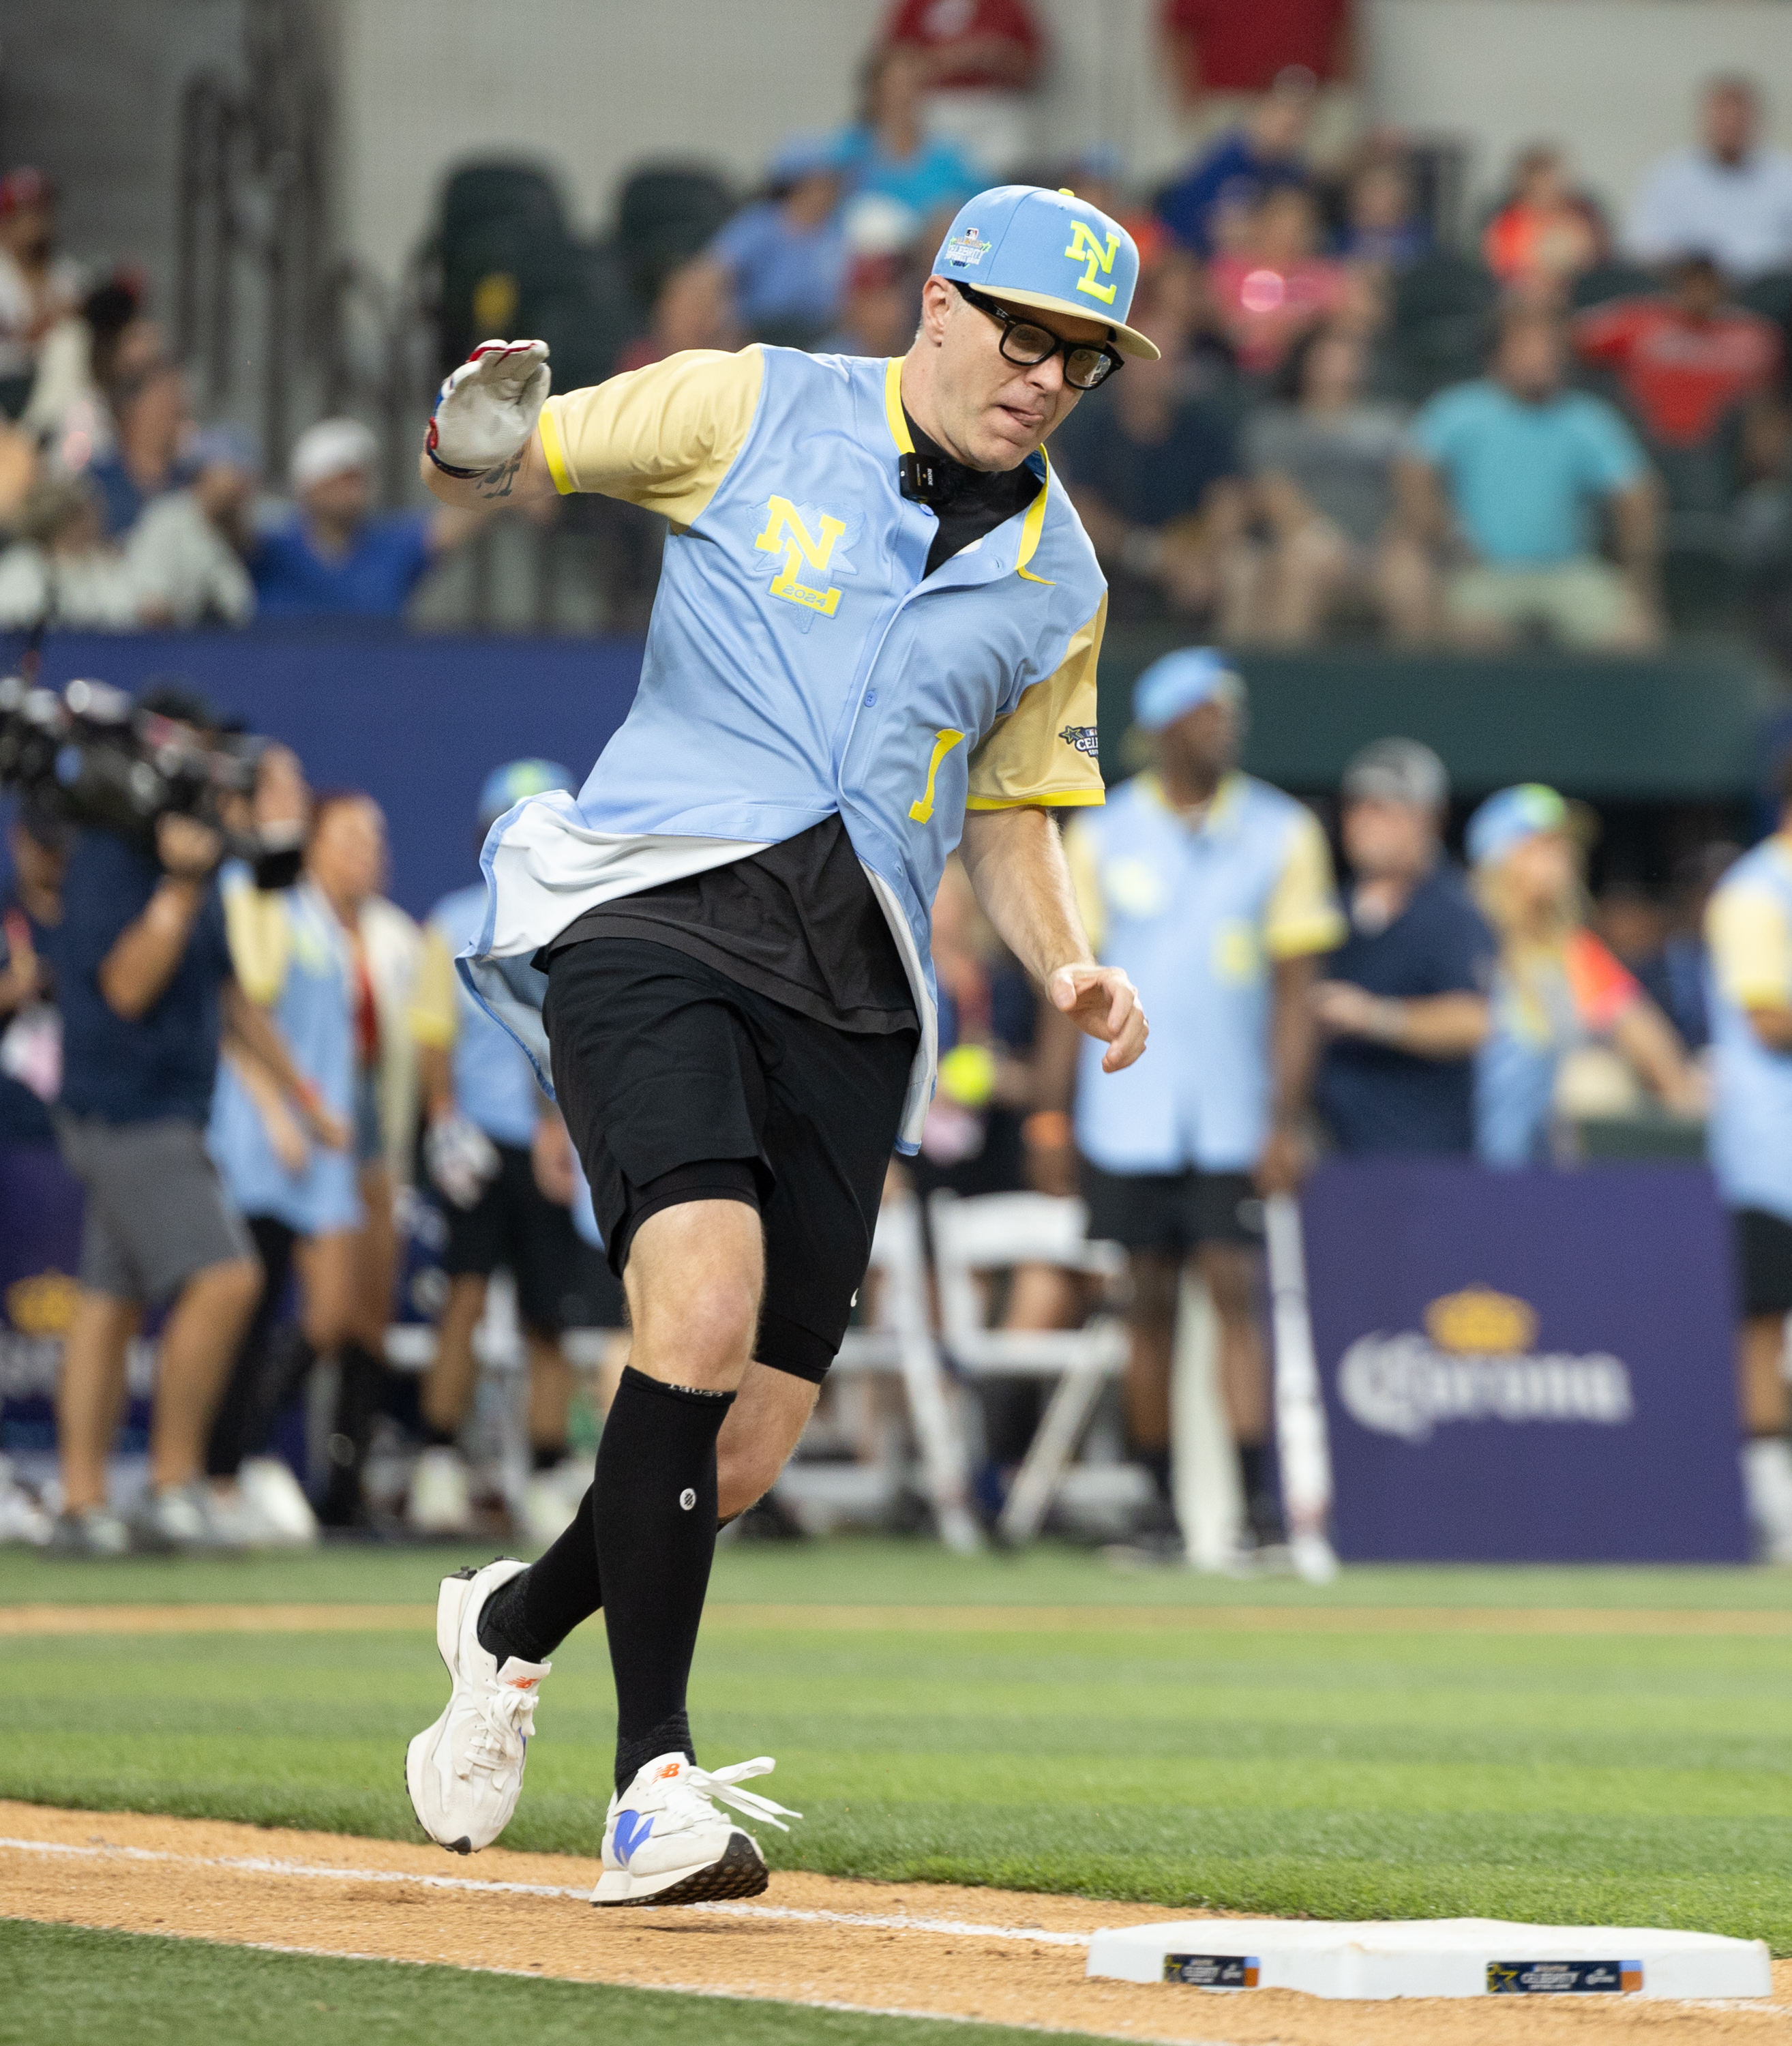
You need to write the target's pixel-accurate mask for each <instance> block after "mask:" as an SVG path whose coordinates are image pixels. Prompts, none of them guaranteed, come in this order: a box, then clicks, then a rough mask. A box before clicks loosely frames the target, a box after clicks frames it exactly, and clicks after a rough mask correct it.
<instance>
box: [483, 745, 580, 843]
mask: <svg viewBox="0 0 1792 2046" xmlns="http://www.w3.org/2000/svg"><path fill="white" fill-rule="evenodd" d="M549 789H565V791H566V792H567V793H568V795H575V796H576V794H577V793H579V785H578V783H577V782H576V781H575V780H574V779H573V778H572V770H570V769H569V768H566V767H562V766H561V764H560V762H558V761H557V760H512V761H511V762H508V763H507V765H506V766H503V767H494V768H493V769H492V770H491V773H490V774H488V775H487V776H486V778H485V786H484V788H482V789H480V792H479V828H480V830H481V831H489V830H490V829H491V827H492V825H493V824H495V823H496V822H497V821H498V820H499V818H500V817H501V816H503V814H504V813H505V811H506V810H507V809H511V808H512V807H513V806H514V805H516V804H518V803H520V802H521V801H522V799H523V797H525V796H540V795H545V793H547V791H548V790H549Z"/></svg>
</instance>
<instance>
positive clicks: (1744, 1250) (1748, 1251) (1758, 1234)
mask: <svg viewBox="0 0 1792 2046" xmlns="http://www.w3.org/2000/svg"><path fill="white" fill-rule="evenodd" d="M1731 1220H1732V1222H1734V1223H1735V1225H1736V1279H1737V1283H1738V1284H1739V1285H1740V1287H1741V1289H1742V1311H1743V1313H1744V1314H1748V1315H1754V1314H1792V1222H1787V1221H1786V1220H1785V1219H1784V1218H1783V1217H1782V1216H1780V1215H1776V1214H1768V1213H1767V1210H1765V1209H1764V1208H1738V1209H1737V1210H1736V1211H1735V1213H1734V1214H1732V1216H1731Z"/></svg>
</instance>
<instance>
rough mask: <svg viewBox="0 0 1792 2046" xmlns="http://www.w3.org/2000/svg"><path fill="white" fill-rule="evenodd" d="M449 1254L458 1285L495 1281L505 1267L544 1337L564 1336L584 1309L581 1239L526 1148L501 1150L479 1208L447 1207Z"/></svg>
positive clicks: (530, 1321)
mask: <svg viewBox="0 0 1792 2046" xmlns="http://www.w3.org/2000/svg"><path fill="white" fill-rule="evenodd" d="M442 1210H443V1212H444V1214H445V1215H446V1216H447V1218H448V1248H447V1249H446V1250H445V1252H444V1253H443V1254H442V1260H441V1268H442V1270H443V1271H444V1272H446V1273H447V1274H448V1276H449V1278H450V1279H464V1278H478V1279H489V1278H490V1277H491V1275H492V1273H493V1272H495V1271H496V1270H497V1269H498V1268H499V1266H500V1265H503V1266H506V1267H507V1268H508V1269H509V1271H510V1273H511V1277H512V1278H514V1280H515V1281H516V1306H517V1312H518V1314H520V1315H521V1316H522V1319H523V1321H524V1322H525V1323H526V1325H527V1326H529V1327H530V1328H531V1329H532V1330H534V1332H535V1334H537V1335H542V1336H557V1335H558V1334H560V1332H561V1330H562V1329H564V1328H565V1326H566V1325H567V1323H568V1321H569V1320H571V1319H572V1318H573V1317H574V1315H575V1314H576V1311H577V1310H576V1307H575V1305H574V1296H575V1295H576V1292H577V1290H578V1289H577V1287H576V1285H575V1284H574V1267H575V1264H576V1254H577V1250H578V1241H579V1240H578V1237H576V1235H575V1234H574V1233H573V1229H572V1216H571V1215H570V1214H568V1213H567V1211H566V1210H565V1208H563V1207H561V1206H560V1205H559V1203H557V1202H555V1201H550V1200H549V1199H548V1197H547V1195H545V1194H544V1193H543V1192H542V1191H541V1188H540V1187H538V1186H537V1185H536V1183H535V1171H534V1165H533V1164H531V1162H530V1156H529V1153H528V1152H526V1150H524V1149H523V1148H522V1147H521V1146H520V1145H515V1144H500V1145H499V1146H498V1173H497V1176H496V1178H495V1179H492V1180H491V1181H490V1182H489V1183H488V1185H487V1187H486V1189H485V1191H484V1193H483V1194H481V1195H480V1197H479V1200H478V1202H477V1203H476V1205H475V1206H472V1207H470V1208H457V1207H456V1206H453V1204H452V1203H449V1202H444V1203H442Z"/></svg>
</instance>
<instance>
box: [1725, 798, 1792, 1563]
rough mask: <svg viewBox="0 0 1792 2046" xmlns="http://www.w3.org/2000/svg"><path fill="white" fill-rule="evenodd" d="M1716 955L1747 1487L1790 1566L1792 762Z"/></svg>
mask: <svg viewBox="0 0 1792 2046" xmlns="http://www.w3.org/2000/svg"><path fill="white" fill-rule="evenodd" d="M1705 934H1706V936H1707V938H1708V940H1709V944H1710V948H1711V976H1710V978H1711V986H1710V1002H1711V1023H1712V1044H1713V1072H1712V1080H1713V1098H1712V1104H1711V1122H1710V1149H1711V1168H1712V1170H1713V1172H1715V1173H1716V1175H1717V1186H1718V1191H1720V1192H1721V1194H1722V1195H1723V1198H1724V1204H1725V1206H1726V1207H1728V1209H1729V1210H1730V1214H1731V1218H1732V1222H1733V1225H1734V1227H1735V1230H1736V1265H1737V1276H1738V1280H1739V1282H1740V1283H1739V1285H1738V1289H1737V1290H1738V1292H1739V1294H1740V1302H1739V1305H1740V1309H1741V1330H1740V1356H1739V1360H1738V1362H1739V1369H1740V1373H1741V1380H1742V1383H1741V1405H1742V1423H1743V1432H1744V1437H1745V1438H1746V1439H1745V1441H1744V1447H1743V1477H1744V1485H1745V1488H1746V1491H1747V1494H1748V1511H1749V1518H1750V1519H1751V1520H1752V1523H1753V1524H1754V1528H1755V1537H1756V1539H1757V1540H1758V1542H1759V1545H1760V1551H1761V1554H1762V1556H1763V1559H1764V1560H1766V1561H1767V1562H1775V1563H1792V1447H1789V1446H1788V1443H1787V1439H1786V1430H1787V1425H1788V1423H1789V1422H1792V1400H1789V1399H1788V1396H1787V1391H1786V1378H1785V1375H1784V1368H1783V1367H1784V1364H1785V1357H1786V1316H1787V1314H1792V761H1789V762H1786V764H1785V765H1783V766H1782V768H1781V770H1780V811H1779V825H1778V828H1776V829H1775V831H1774V832H1773V833H1772V834H1771V836H1769V837H1767V838H1765V839H1763V840H1762V841H1761V843H1759V845H1758V846H1756V847H1755V849H1754V851H1752V852H1749V853H1746V854H1744V856H1743V857H1742V858H1741V859H1739V860H1738V861H1737V862H1736V864H1735V866H1733V867H1732V868H1731V869H1730V871H1729V872H1728V874H1725V877H1724V879H1723V881H1722V882H1721V884H1720V886H1718V888H1717V892H1716V893H1715V894H1713V897H1712V898H1711V902H1710V906H1709V909H1707V911H1706V913H1705Z"/></svg>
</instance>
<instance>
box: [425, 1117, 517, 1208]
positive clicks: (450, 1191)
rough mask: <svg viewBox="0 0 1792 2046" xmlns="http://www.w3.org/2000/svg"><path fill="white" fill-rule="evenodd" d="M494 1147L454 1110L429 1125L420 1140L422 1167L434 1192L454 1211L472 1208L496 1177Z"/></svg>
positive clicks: (497, 1164)
mask: <svg viewBox="0 0 1792 2046" xmlns="http://www.w3.org/2000/svg"><path fill="white" fill-rule="evenodd" d="M499 1162H500V1161H499V1156H498V1147H497V1145H495V1144H494V1143H493V1142H492V1141H491V1138H490V1137H488V1136H487V1135H486V1133H485V1132H484V1130H483V1129H480V1126H479V1125H478V1124H477V1123H476V1122H471V1121H468V1119H467V1118H466V1117H465V1116H464V1115H462V1114H461V1113H460V1111H459V1110H455V1112H454V1113H453V1114H451V1115H445V1116H443V1117H441V1119H440V1120H439V1121H435V1122H432V1123H431V1124H430V1126H429V1129H427V1130H426V1132H425V1133H424V1137H423V1164H424V1167H425V1169H426V1171H427V1172H428V1173H429V1175H430V1179H432V1180H433V1181H434V1183H435V1186H436V1187H437V1191H439V1192H441V1194H443V1195H445V1196H446V1197H447V1198H448V1199H449V1200H451V1201H452V1202H453V1203H454V1205H455V1206H456V1207H457V1208H474V1207H477V1206H479V1198H480V1195H481V1194H483V1193H484V1191H485V1189H486V1187H487V1185H488V1183H490V1182H491V1180H492V1179H495V1177H496V1176H497V1173H498V1168H499Z"/></svg>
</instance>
